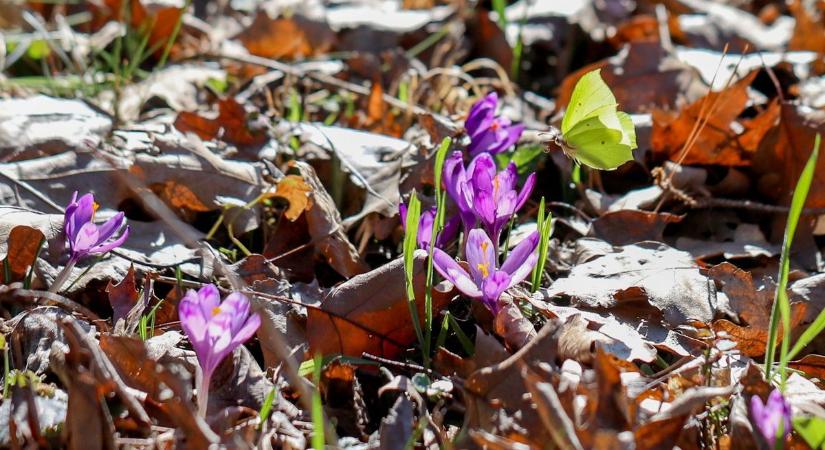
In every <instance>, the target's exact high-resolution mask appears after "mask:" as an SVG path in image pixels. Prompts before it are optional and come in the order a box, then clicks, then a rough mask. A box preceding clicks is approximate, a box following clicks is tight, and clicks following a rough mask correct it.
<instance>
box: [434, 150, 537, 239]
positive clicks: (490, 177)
mask: <svg viewBox="0 0 825 450" xmlns="http://www.w3.org/2000/svg"><path fill="white" fill-rule="evenodd" d="M444 184H445V186H446V189H447V194H448V195H449V196H450V198H451V199H453V202H455V204H456V205H457V206H458V210H459V215H460V217H461V220H462V222H463V223H464V229H465V232H467V231H468V230H469V229H470V228H472V227H474V226H475V225H476V224H477V223H479V222H480V223H481V224H482V225H483V226H484V228H485V229H486V230H487V233H488V234H489V235H490V237H491V238H492V239H493V243H494V244H496V247H495V248H498V241H499V238H500V236H501V231H502V230H503V229H504V226H505V225H506V224H507V222H508V221H509V220H510V219H511V218H512V217H513V214H515V213H516V212H517V211H518V210H520V209H521V207H522V206H524V204H525V203H526V202H527V199H528V198H529V197H530V193H531V192H532V191H533V188H534V187H535V184H536V174H535V173H532V174H530V175H529V176H527V178H526V179H525V181H524V186H523V187H522V188H521V190H518V171H517V170H516V165H515V164H514V163H512V162H511V163H509V164H508V165H507V167H506V168H505V169H504V170H502V171H500V172H497V171H496V163H495V161H494V160H493V157H492V156H491V155H490V154H488V153H482V154H480V155H478V156H476V157H475V158H473V160H472V161H470V164H469V165H468V166H467V169H466V170H465V169H464V162H463V159H462V156H461V153H460V152H454V153H453V154H452V155H450V157H449V158H447V160H446V161H445V162H444Z"/></svg>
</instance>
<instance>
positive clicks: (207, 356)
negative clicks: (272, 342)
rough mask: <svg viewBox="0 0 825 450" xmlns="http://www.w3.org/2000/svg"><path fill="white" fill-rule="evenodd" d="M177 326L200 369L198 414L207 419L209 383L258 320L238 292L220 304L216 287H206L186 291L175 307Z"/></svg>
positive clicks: (244, 298) (248, 334) (245, 339)
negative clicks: (177, 319)
mask: <svg viewBox="0 0 825 450" xmlns="http://www.w3.org/2000/svg"><path fill="white" fill-rule="evenodd" d="M178 316H179V317H180V325H181V327H182V328H183V331H184V332H185V333H186V336H187V337H188V338H189V342H191V343H192V348H193V349H194V350H195V354H196V355H197V356H198V363H200V367H201V375H200V383H199V389H198V413H199V414H200V415H201V416H206V406H207V403H208V399H209V383H210V382H211V380H212V374H214V372H215V369H216V368H217V367H218V365H219V364H220V363H221V361H223V359H224V358H226V357H227V356H228V355H229V354H231V353H232V352H233V351H234V350H235V349H236V348H237V347H238V346H239V345H241V344H243V343H244V342H246V341H247V340H248V339H249V338H250V337H252V335H253V334H255V332H256V331H257V330H258V327H259V326H260V325H261V318H260V316H258V315H257V314H254V313H252V314H250V304H249V299H248V298H246V296H245V295H243V294H241V293H239V292H233V293H232V294H229V295H228V296H227V297H226V299H225V300H224V301H223V302H221V297H220V294H219V293H218V288H216V287H215V286H214V285H212V284H207V285H205V286H203V287H202V288H200V289H199V290H198V291H194V290H191V289H190V290H189V291H188V292H187V293H186V295H185V296H184V297H183V298H182V299H181V301H180V304H179V305H178Z"/></svg>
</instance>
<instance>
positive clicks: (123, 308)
mask: <svg viewBox="0 0 825 450" xmlns="http://www.w3.org/2000/svg"><path fill="white" fill-rule="evenodd" d="M106 293H107V294H109V305H111V307H112V312H113V314H112V322H113V323H115V324H117V322H118V320H120V319H125V318H126V317H127V316H128V315H129V311H131V310H132V308H134V307H135V305H137V303H138V299H139V293H138V290H137V282H136V281H135V266H131V267H129V272H127V273H126V276H125V277H123V279H122V280H120V282H119V283H118V284H114V283H113V282H112V280H109V284H108V285H107V286H106Z"/></svg>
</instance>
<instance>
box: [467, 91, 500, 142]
mask: <svg viewBox="0 0 825 450" xmlns="http://www.w3.org/2000/svg"><path fill="white" fill-rule="evenodd" d="M497 106H498V94H496V93H495V92H491V93H489V94H487V95H486V96H485V97H484V98H483V99H481V100H479V101H477V102H475V103H474V104H473V106H472V107H471V108H470V113H469V114H468V115H467V120H466V121H465V122H464V128H465V129H466V130H467V134H468V135H470V136H471V137H472V136H473V135H474V134H476V133H477V132H478V131H479V130H485V129H487V128H489V127H490V123H492V121H493V118H494V117H495V114H496V107H497Z"/></svg>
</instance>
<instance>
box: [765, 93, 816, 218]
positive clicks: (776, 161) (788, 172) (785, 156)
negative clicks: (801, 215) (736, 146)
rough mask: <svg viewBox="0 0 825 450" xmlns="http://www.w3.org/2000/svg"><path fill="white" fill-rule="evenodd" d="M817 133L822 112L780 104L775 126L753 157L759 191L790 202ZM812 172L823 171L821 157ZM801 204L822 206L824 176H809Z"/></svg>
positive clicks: (787, 202)
mask: <svg viewBox="0 0 825 450" xmlns="http://www.w3.org/2000/svg"><path fill="white" fill-rule="evenodd" d="M817 133H821V134H825V112H824V111H820V110H815V109H811V108H809V107H806V106H801V105H796V104H793V103H787V102H786V103H783V104H781V105H780V114H779V125H778V126H776V127H774V128H772V129H771V131H770V132H768V133H767V134H766V136H765V138H764V139H763V140H762V142H761V144H760V145H759V149H758V150H757V152H756V154H755V155H754V159H753V169H754V171H755V172H756V173H757V174H758V175H759V178H758V188H759V191H760V192H761V193H763V194H765V195H767V196H768V197H770V198H772V199H775V200H776V201H778V202H779V203H780V204H789V203H790V201H791V195H792V194H793V191H794V189H795V187H796V182H797V180H798V179H799V175H800V174H801V173H802V168H803V167H805V164H806V163H807V162H808V157H809V156H810V155H811V151H812V150H813V147H814V137H815V136H816V134H817ZM816 173H818V174H821V173H825V158H822V159H820V160H819V161H818V162H817V167H816ZM805 206H806V207H809V208H821V207H823V206H825V177H821V176H815V177H814V178H813V182H812V183H811V189H810V192H809V193H808V200H807V202H806V203H805Z"/></svg>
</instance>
